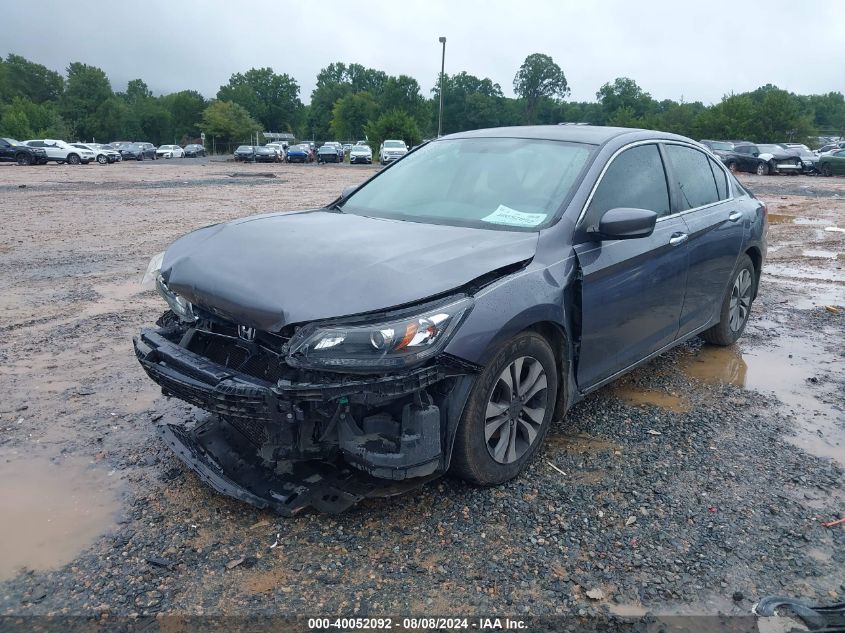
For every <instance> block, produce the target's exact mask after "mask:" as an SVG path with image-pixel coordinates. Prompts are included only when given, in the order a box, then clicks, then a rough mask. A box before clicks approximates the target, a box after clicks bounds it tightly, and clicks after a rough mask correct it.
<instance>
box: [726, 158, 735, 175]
mask: <svg viewBox="0 0 845 633" xmlns="http://www.w3.org/2000/svg"><path fill="white" fill-rule="evenodd" d="M728 170H730V172H731V173H732V174H735V173H736V172H737V168H736V162H734V161H730V162H729V163H728Z"/></svg>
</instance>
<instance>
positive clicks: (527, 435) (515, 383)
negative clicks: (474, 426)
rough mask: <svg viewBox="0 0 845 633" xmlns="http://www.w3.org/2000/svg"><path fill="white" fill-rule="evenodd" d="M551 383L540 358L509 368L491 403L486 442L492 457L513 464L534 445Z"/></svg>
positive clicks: (520, 360)
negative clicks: (549, 383)
mask: <svg viewBox="0 0 845 633" xmlns="http://www.w3.org/2000/svg"><path fill="white" fill-rule="evenodd" d="M547 395H548V379H547V377H546V371H545V370H544V369H543V366H542V365H541V364H540V361H538V360H537V359H536V358H532V357H531V356H521V357H519V358H517V359H516V360H514V361H513V362H512V363H511V364H510V365H508V366H507V367H505V369H504V371H503V372H502V373H501V374H500V375H499V378H498V379H497V380H496V383H495V384H494V385H493V392H492V393H491V394H490V398H489V400H488V401H487V410H486V413H485V420H484V439H485V442H486V444H487V451H488V452H489V453H490V456H491V457H492V458H493V459H494V460H495V461H496V462H498V463H500V464H512V463H513V462H515V461H517V460H518V459H519V458H520V457H522V456H523V455H524V454H525V453H526V451H527V450H528V449H529V448H530V447H531V446H532V445H533V444H534V442H535V440H536V439H537V435H538V433H539V431H540V428H541V427H542V425H543V420H544V419H545V416H546V408H547V407H548V406H549V403H548V401H547Z"/></svg>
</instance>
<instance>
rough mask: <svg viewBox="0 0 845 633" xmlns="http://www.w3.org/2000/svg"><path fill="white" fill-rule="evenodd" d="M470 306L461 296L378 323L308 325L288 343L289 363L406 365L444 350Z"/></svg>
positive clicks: (368, 366)
mask: <svg viewBox="0 0 845 633" xmlns="http://www.w3.org/2000/svg"><path fill="white" fill-rule="evenodd" d="M471 307H472V299H470V298H467V297H464V298H461V299H457V300H453V301H451V302H449V303H445V304H440V305H434V306H432V307H430V308H428V309H423V310H418V311H416V312H414V313H406V315H405V316H400V317H395V318H392V319H389V320H384V321H380V322H371V323H349V324H332V325H322V324H313V325H308V326H305V327H304V328H302V329H301V330H299V331H298V332H297V333H296V334H295V335H294V337H293V339H291V342H290V351H289V354H288V357H287V361H288V363H289V364H290V365H293V366H296V367H298V366H303V367H313V368H323V369H334V370H338V371H340V370H347V371H356V370H359V371H360V370H374V369H401V368H403V367H408V366H410V365H414V364H417V363H419V362H422V361H423V360H425V359H427V358H430V357H431V356H434V355H435V354H437V353H439V352H440V351H442V350H443V348H444V347H445V346H446V343H447V342H448V341H449V339H450V338H451V336H452V334H454V332H455V330H456V329H457V327H458V325H460V323H461V321H462V320H463V317H464V316H465V315H466V314H467V312H468V311H469V309H470V308H471Z"/></svg>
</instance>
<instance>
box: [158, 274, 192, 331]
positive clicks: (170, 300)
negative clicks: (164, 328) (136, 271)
mask: <svg viewBox="0 0 845 633" xmlns="http://www.w3.org/2000/svg"><path fill="white" fill-rule="evenodd" d="M156 288H157V289H158V293H159V294H160V295H161V296H162V298H163V299H164V300H165V301H166V302H167V305H169V306H170V309H171V310H173V312H174V313H175V314H176V316H178V317H179V318H180V319H181V320H182V321H187V322H188V323H193V322H194V321H196V320H197V317H196V315H195V314H194V307H193V306H192V305H191V302H190V301H188V300H187V299H185V298H183V297H180V296H179V295H177V294H176V293H175V292H171V291H170V288H168V287H167V284H165V283H164V279H162V278H161V275H159V276H158V277H157V278H156Z"/></svg>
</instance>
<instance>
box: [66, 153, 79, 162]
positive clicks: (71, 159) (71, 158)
mask: <svg viewBox="0 0 845 633" xmlns="http://www.w3.org/2000/svg"><path fill="white" fill-rule="evenodd" d="M67 164H68V165H78V164H79V155H78V154H68V156H67Z"/></svg>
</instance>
